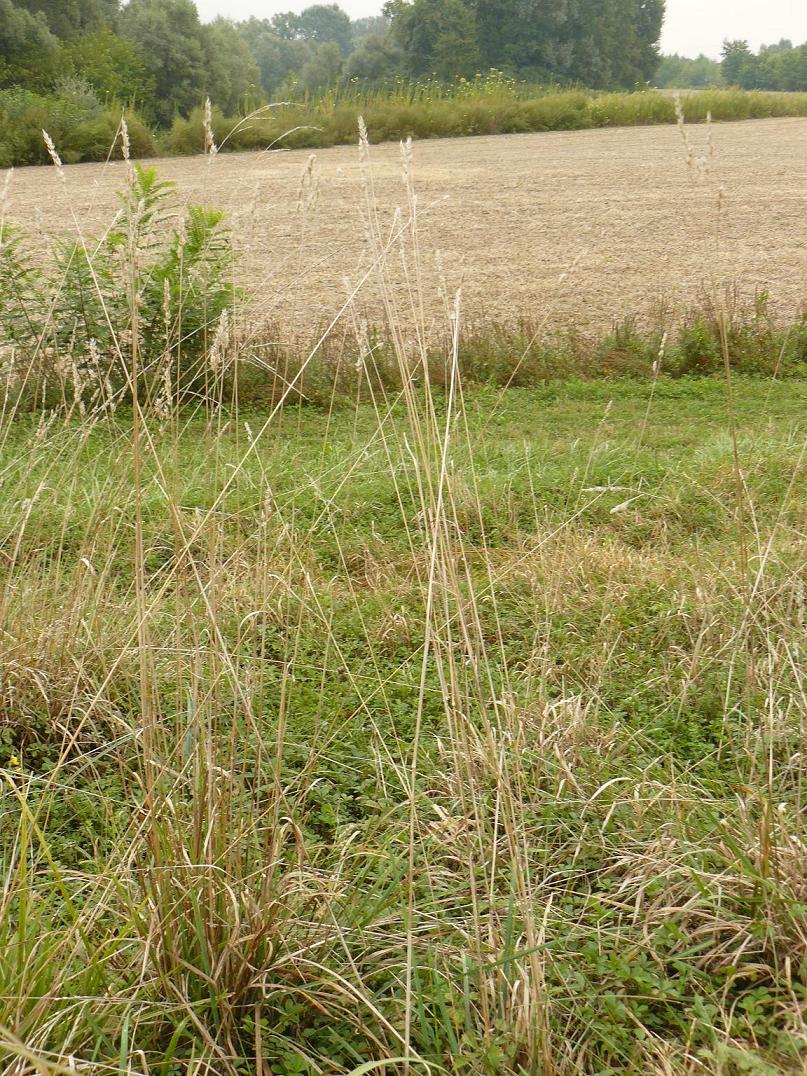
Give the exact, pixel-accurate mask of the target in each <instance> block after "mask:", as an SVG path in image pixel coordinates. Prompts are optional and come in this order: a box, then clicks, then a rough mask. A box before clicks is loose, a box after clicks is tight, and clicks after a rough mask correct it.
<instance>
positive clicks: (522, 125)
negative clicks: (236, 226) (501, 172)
mask: <svg viewBox="0 0 807 1076" xmlns="http://www.w3.org/2000/svg"><path fill="white" fill-rule="evenodd" d="M684 112H685V115H686V118H687V120H688V121H690V122H694V123H698V122H703V121H704V120H705V119H706V117H707V115H709V114H711V116H712V118H713V119H715V120H719V121H727V120H745V119H764V118H770V117H777V116H780V117H781V116H807V94H795V93H794V94H780V93H763V92H756V91H754V92H745V91H742V90H709V91H705V92H703V93H697V94H691V95H688V96H686V97H685V98H684ZM360 115H363V116H364V118H365V121H366V123H367V128H368V132H369V135H370V139H371V141H373V142H386V141H395V140H398V139H401V138H408V137H410V136H411V137H412V138H420V139H422V138H452V137H457V136H464V135H493V134H508V133H515V132H530V131H572V130H585V129H590V128H596V127H621V126H641V125H650V124H666V123H675V122H676V115H675V104H674V101H673V99H672V98H671V97H669V96H666V95H664V94H662V93H658V92H656V91H652V90H647V91H642V92H637V93H610V94H593V93H590V92H587V91H584V90H563V89H549V90H547V89H546V88H545V87H544V88H540V87H536V88H535V89H534V90H533V91H532V92H531V93H527V92H526V90H525V88H524V87H519V88H518V89H517V90H515V89H513V88H510V87H508V86H503V87H502V88H501V90H500V92H497V93H493V92H490V90H489V88H485V89H484V90H480V91H479V92H478V93H477V92H474V91H473V89H471V90H466V91H465V92H462V93H456V94H454V95H453V96H450V95H446V94H445V93H442V92H438V91H437V90H436V89H435V88H432V87H427V88H426V90H424V91H423V92H420V93H413V91H412V88H411V87H409V88H406V89H404V88H401V89H400V90H399V91H396V92H390V91H379V92H377V93H373V92H368V91H366V90H364V91H362V90H360V89H358V88H357V89H356V90H355V91H354V92H352V93H350V92H342V93H339V94H335V93H328V94H325V95H323V96H322V97H321V98H319V99H313V100H307V101H300V102H294V103H291V104H284V105H282V106H279V107H269V108H265V109H263V110H262V111H261V112H259V113H257V114H255V115H253V116H251V117H247V118H239V117H228V116H225V115H223V114H222V113H221V112H219V111H217V110H214V112H213V127H214V131H215V137H216V141H217V144H218V145H219V146H220V147H221V148H222V149H225V150H253V149H265V148H267V147H269V146H281V145H282V146H286V147H288V148H320V147H326V146H333V145H344V144H347V143H351V142H354V141H355V139H356V126H357V121H358V117H359V116H360ZM120 118H121V110H120V109H119V108H110V107H106V106H104V105H102V104H101V103H100V102H99V101H98V99H97V98H96V97H95V96H94V94H93V93H92V91H91V90H89V88H88V87H86V86H85V85H83V84H82V83H81V81H80V80H76V84H75V86H70V85H67V86H65V87H63V89H62V91H61V93H60V94H59V95H58V96H47V95H43V94H37V93H32V92H30V91H28V90H21V89H13V90H3V91H0V167H2V168H8V167H10V166H11V165H24V164H45V163H47V160H48V155H47V150H46V148H45V145H44V142H43V139H42V131H43V129H44V130H46V131H47V132H48V133H49V134H50V136H51V138H53V140H54V142H55V143H56V146H57V147H58V149H59V153H60V155H61V157H62V159H63V160H64V161H65V162H66V163H76V162H79V161H98V160H104V159H105V158H106V157H107V156H108V154H109V153H110V150H111V148H112V145H113V143H114V141H115V134H116V132H117V130H118V126H119V124H120ZM127 122H128V125H129V133H130V139H131V152H132V155H133V156H135V157H149V156H156V155H158V154H160V153H165V154H167V155H169V156H175V155H179V156H182V155H190V154H194V153H200V152H202V150H203V148H204V145H205V134H204V114H203V110H202V109H201V108H198V109H196V110H195V111H194V112H192V113H191V115H190V116H189V117H188V118H183V117H177V119H176V120H175V121H174V123H173V125H172V127H171V128H170V130H168V131H165V132H162V134H160V135H157V134H156V133H154V132H152V131H150V130H149V129H148V127H147V126H146V125H145V124H144V123H143V122H142V120H141V119H140V118H139V117H137V116H135V115H131V114H128V113H127Z"/></svg>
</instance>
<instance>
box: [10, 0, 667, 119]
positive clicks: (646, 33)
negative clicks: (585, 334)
mask: <svg viewBox="0 0 807 1076" xmlns="http://www.w3.org/2000/svg"><path fill="white" fill-rule="evenodd" d="M663 15H664V0H389V2H388V3H387V4H386V5H385V8H384V12H383V14H381V15H379V16H377V17H374V18H369V19H359V20H351V19H350V18H349V17H348V15H347V14H346V13H345V12H344V11H343V10H342V9H341V8H340V7H339V6H338V5H337V4H314V5H312V6H310V7H308V8H306V9H305V10H304V11H302V12H301V13H300V14H295V13H292V12H287V13H283V14H278V15H275V16H273V17H272V18H268V19H257V18H252V19H248V20H246V21H243V22H231V21H229V20H226V19H223V18H219V19H216V20H215V21H214V22H212V23H209V24H203V23H202V22H201V20H200V18H199V14H198V11H197V8H196V5H195V3H194V2H193V0H129V2H128V3H126V4H122V3H121V2H120V0H0V89H3V88H9V87H17V88H20V87H23V88H25V89H27V90H29V91H32V92H37V93H51V94H53V93H56V94H58V93H66V94H67V95H68V96H69V95H70V94H71V93H72V94H75V93H76V92H79V91H80V90H81V89H82V88H83V89H84V90H86V91H89V92H90V93H93V94H95V95H96V96H97V97H98V99H99V100H100V101H101V102H105V103H109V102H112V101H115V102H117V103H119V104H121V105H126V106H128V107H134V108H136V109H137V110H138V111H139V112H140V114H141V115H142V116H143V117H144V118H145V119H146V120H147V122H150V123H155V124H157V125H160V126H166V125H169V124H170V123H171V121H172V119H173V118H174V117H175V116H177V115H180V116H183V115H187V114H188V113H189V111H191V110H192V109H193V108H194V107H197V106H198V105H199V103H200V101H202V100H204V98H205V97H208V96H209V97H210V98H211V100H213V101H214V102H215V104H216V105H217V106H218V107H220V108H221V109H222V110H223V111H224V112H227V113H230V114H232V113H235V112H237V111H239V110H243V109H244V108H247V107H251V106H253V105H255V104H259V103H260V102H261V101H263V100H265V99H267V98H271V97H273V96H276V95H277V94H278V92H283V91H287V92H289V93H294V92H299V91H302V92H308V93H316V92H318V91H320V90H322V89H324V88H325V87H328V86H334V85H337V84H338V83H339V82H340V81H351V80H358V81H366V82H370V83H376V84H377V83H379V82H383V81H384V80H392V79H395V78H400V77H404V78H421V77H424V76H429V77H434V78H437V79H441V80H451V79H455V78H457V77H469V76H472V75H473V74H475V73H476V72H479V71H484V70H488V69H490V68H497V69H500V70H502V71H505V72H506V73H507V74H509V75H513V76H515V77H518V78H522V79H525V80H531V81H547V80H554V81H561V82H580V83H585V84H586V85H588V86H591V87H612V88H617V87H625V88H629V87H634V86H635V85H637V84H640V83H645V82H647V80H649V79H650V78H652V76H653V73H654V71H655V69H656V67H657V65H658V59H659V56H658V39H659V35H660V32H661V24H662V20H663Z"/></svg>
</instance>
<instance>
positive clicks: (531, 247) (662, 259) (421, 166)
mask: <svg viewBox="0 0 807 1076" xmlns="http://www.w3.org/2000/svg"><path fill="white" fill-rule="evenodd" d="M688 131H689V137H690V139H691V142H692V145H693V149H694V156H695V162H694V164H693V165H689V164H688V163H687V152H686V149H685V147H684V145H683V142H682V139H681V136H680V133H679V131H678V130H676V129H675V128H670V127H650V128H639V129H636V128H633V129H626V128H621V129H620V128H617V129H608V130H601V131H583V132H568V133H551V134H528V135H509V136H496V137H490V138H458V139H451V140H436V141H432V142H419V143H417V144H416V145H415V147H414V171H415V182H416V188H417V191H418V206H417V228H418V237H419V239H418V241H419V244H420V250H421V254H422V267H423V278H422V279H421V281H420V282H419V285H418V289H417V290H418V292H419V301H420V299H422V300H423V301H425V303H426V304H427V309H428V312H429V313H430V314H432V315H434V316H435V317H436V318H441V316H442V312H443V310H444V299H443V296H444V294H446V293H447V294H449V295H450V296H453V295H454V293H455V291H456V289H457V288H458V287H462V291H463V306H464V310H465V312H466V316H468V317H473V318H493V319H496V320H499V321H501V320H507V319H509V318H513V317H518V318H522V317H526V318H529V319H531V320H533V321H543V319H545V318H546V319H547V322H548V323H549V324H552V325H560V326H568V325H572V324H574V325H575V326H576V327H577V328H591V329H603V328H608V327H609V326H610V325H611V324H613V323H614V322H615V321H617V320H619V319H621V318H624V317H629V316H638V317H639V318H640V319H644V320H650V319H652V318H653V317H654V316H655V314H656V312H657V311H658V309H659V307H662V306H663V308H664V309H665V310H668V311H669V310H670V309H671V308H672V310H674V311H684V310H686V309H687V308H688V307H689V306H691V305H692V304H696V303H697V302H698V301H699V300H701V299H702V297H703V295H704V293H705V292H708V293H711V294H713V293H714V291H715V289H716V288H723V287H725V286H727V285H732V286H737V287H738V288H739V289H740V291H741V293H742V294H743V295H744V296H746V297H753V296H754V294H755V293H756V292H758V291H760V290H764V291H766V292H769V293H770V296H771V302H772V305H773V308H774V309H776V310H778V311H779V312H781V313H782V314H791V313H793V312H794V311H795V310H796V309H797V308H798V306H799V304H800V302H801V299H802V296H803V294H804V281H805V248H804V224H803V218H804V192H805V189H807V120H805V119H782V120H761V121H750V122H743V123H733V124H723V125H715V126H714V127H713V128H712V132H711V146H710V144H709V143H710V135H709V132H708V129H707V128H706V127H703V126H701V127H690V128H688ZM699 159H701V165H702V166H701V167H699ZM123 167H124V166H123V164H122V163H121V162H114V163H111V164H109V165H79V166H75V167H72V168H67V169H66V170H65V172H66V183H65V185H64V186H63V185H62V183H61V182H60V180H59V177H58V176H57V174H56V171H55V169H41V168H28V169H20V170H18V172H17V173H16V174H15V176H14V177H13V180H12V183H11V186H10V191H9V205H8V208H7V214H8V217H9V219H10V220H12V221H14V222H15V223H17V224H20V225H23V226H26V227H30V226H31V225H32V224H36V225H37V227H38V228H40V229H41V232H42V233H44V234H52V233H58V232H60V231H62V230H71V229H72V228H74V227H75V226H76V224H78V226H79V227H80V228H81V229H82V231H83V232H84V233H85V234H87V235H93V234H96V233H97V232H98V231H99V230H100V229H101V228H103V227H104V226H105V224H106V223H107V222H108V221H109V219H110V210H111V209H113V208H114V206H115V201H116V196H117V195H116V192H118V191H119V190H120V189H121V188H122V186H123V184H124V176H123ZM159 170H160V174H161V176H162V177H163V178H165V179H169V180H171V181H173V182H175V183H176V185H177V196H178V200H179V201H180V202H182V203H187V202H192V203H204V204H208V205H211V206H215V207H218V208H222V209H225V210H226V211H227V212H228V214H229V218H230V220H231V222H232V224H233V232H234V238H235V240H236V243H237V245H238V246H239V247H240V249H241V251H242V253H243V257H242V259H241V262H240V268H239V273H240V275H241V281H242V283H243V284H244V285H245V286H246V287H247V288H248V290H249V292H250V294H251V295H252V296H253V297H254V298H255V299H256V301H257V303H258V304H259V306H260V308H261V310H262V311H263V312H264V313H266V315H267V316H269V317H270V318H273V319H278V320H280V321H281V322H282V323H283V324H284V325H286V326H287V327H291V326H293V327H294V328H296V329H299V330H301V331H303V332H308V331H310V330H313V329H314V328H316V327H318V326H320V325H321V324H323V323H326V322H327V321H328V320H329V319H330V318H331V317H332V316H333V315H334V313H335V312H336V311H337V310H338V309H339V308H340V306H341V304H342V302H343V301H344V296H345V289H346V278H349V279H350V280H351V281H352V282H353V284H355V283H356V282H357V281H359V280H360V279H361V277H362V273H363V272H364V271H365V270H366V269H367V267H368V266H369V265H370V264H371V262H372V258H373V256H374V255H373V254H371V253H370V250H371V248H370V246H369V245H368V243H367V240H366V227H365V225H364V223H363V220H364V218H365V217H366V199H365V196H364V192H363V189H364V188H365V187H366V186H367V185H368V180H367V178H366V172H365V173H364V174H363V171H362V168H361V166H360V162H359V155H358V153H357V151H356V150H355V149H354V148H352V147H339V148H334V149H327V150H321V151H319V152H318V153H317V154H316V159H315V161H314V163H313V166H312V164H311V162H310V154H309V153H308V151H302V150H301V151H291V152H283V151H275V152H271V153H262V154H233V155H225V154H221V155H219V156H218V157H217V158H215V159H213V160H208V159H205V158H202V157H199V158H194V159H192V160H187V159H172V160H162V161H160V162H159ZM369 182H371V184H372V192H373V206H374V209H373V212H374V213H377V214H378V216H379V218H380V223H381V230H382V233H383V231H384V229H385V228H389V229H391V232H390V234H392V232H394V215H395V210H396V207H398V206H400V205H402V203H405V200H406V191H405V188H404V185H403V183H402V176H401V154H400V149H399V147H398V146H397V145H383V146H376V147H373V148H372V150H371V180H370V181H369ZM43 238H44V236H43ZM393 246H394V244H393ZM390 264H391V265H392V266H393V269H392V274H393V276H394V264H395V258H394V252H393V256H392V257H391V258H390ZM378 298H379V297H378V295H377V294H376V293H375V292H374V291H373V285H372V283H371V282H369V283H368V284H367V286H365V287H364V288H363V289H362V291H361V293H360V296H359V302H360V305H362V306H363V307H364V309H365V312H366V314H367V316H368V318H369V320H371V321H374V320H380V318H379V317H378V315H379V313H380V312H379V310H378V309H377V304H378Z"/></svg>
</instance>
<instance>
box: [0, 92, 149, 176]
mask: <svg viewBox="0 0 807 1076" xmlns="http://www.w3.org/2000/svg"><path fill="white" fill-rule="evenodd" d="M121 116H122V111H121V109H119V108H117V107H115V108H107V107H105V106H104V105H102V104H101V103H100V101H99V100H98V98H97V97H96V95H95V92H94V91H93V89H92V87H90V86H89V84H87V83H85V82H83V80H81V79H69V80H64V81H63V82H62V83H61V84H60V92H59V93H57V94H51V95H46V94H38V93H33V92H32V91H30V90H23V89H11V90H0V167H2V168H9V167H11V166H12V165H26V164H47V163H48V161H49V159H50V158H49V156H48V151H47V147H46V146H45V142H44V140H43V137H42V131H43V130H44V131H47V132H48V134H49V135H50V137H51V138H52V139H53V141H54V143H55V144H56V147H57V149H58V151H59V155H60V156H61V158H62V160H63V161H64V162H65V163H66V164H76V163H78V162H79V161H103V160H105V159H106V158H107V157H108V156H109V154H110V152H111V151H112V148H113V145H114V142H115V136H116V134H117V132H118V129H119V126H120V121H121ZM126 122H127V124H128V127H129V139H130V143H131V153H132V156H134V157H147V156H153V155H154V154H155V153H156V144H155V141H154V137H153V135H152V133H151V132H150V131H149V129H148V128H147V127H146V125H145V124H144V123H143V122H142V120H141V119H140V118H139V117H138V116H136V115H132V114H129V113H127V116H126Z"/></svg>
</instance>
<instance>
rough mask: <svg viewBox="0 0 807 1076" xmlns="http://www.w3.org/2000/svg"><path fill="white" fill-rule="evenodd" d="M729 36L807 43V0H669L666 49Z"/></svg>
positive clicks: (240, 10)
mask: <svg viewBox="0 0 807 1076" xmlns="http://www.w3.org/2000/svg"><path fill="white" fill-rule="evenodd" d="M309 2H311V3H313V2H314V0H285V2H284V0H196V4H197V7H198V8H199V11H200V13H201V15H202V18H203V19H212V18H213V17H214V16H216V15H226V16H227V17H228V18H231V19H242V18H247V17H248V16H250V15H257V16H259V17H261V18H264V17H267V16H269V15H273V14H274V13H275V12H277V11H291V10H297V11H299V10H301V9H302V8H304V7H306V6H308V3H309ZM382 4H383V0H341V6H342V7H343V8H344V9H345V11H347V12H348V13H349V14H350V15H351V16H352V17H353V18H354V19H355V18H358V17H359V16H361V15H376V14H378V12H379V11H380V10H381V7H382ZM725 37H729V38H742V37H744V38H747V39H748V40H749V41H750V42H751V44H752V45H753V46H754V48H758V47H759V46H760V45H762V44H772V43H773V42H775V41H779V39H780V38H782V37H789V38H791V39H792V40H793V41H794V42H795V43H796V44H801V43H802V42H804V41H807V0H667V24H666V26H665V28H664V37H663V38H662V48H663V49H664V51H665V52H680V53H683V54H685V55H688V56H695V55H697V54H698V53H699V52H705V53H706V54H707V55H709V56H715V57H717V56H719V54H720V46H721V44H722V42H723V39H724V38H725Z"/></svg>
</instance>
